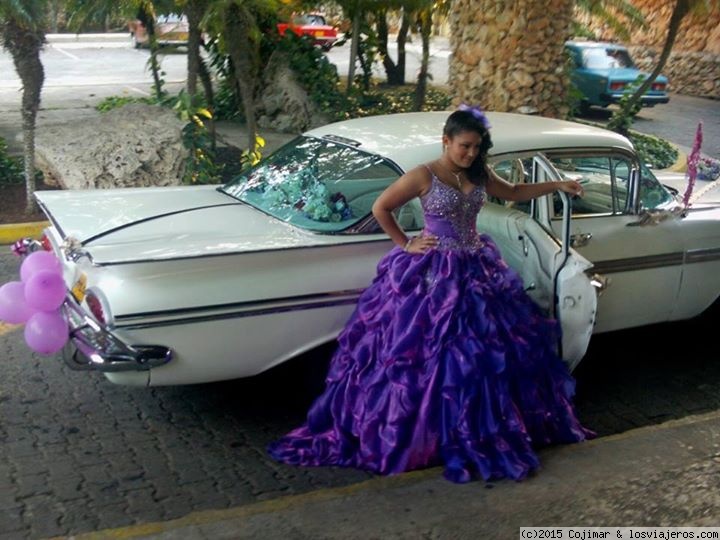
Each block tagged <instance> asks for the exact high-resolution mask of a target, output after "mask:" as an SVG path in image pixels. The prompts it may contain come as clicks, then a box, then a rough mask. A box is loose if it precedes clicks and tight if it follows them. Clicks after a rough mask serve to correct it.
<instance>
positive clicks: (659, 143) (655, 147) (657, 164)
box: [628, 131, 678, 169]
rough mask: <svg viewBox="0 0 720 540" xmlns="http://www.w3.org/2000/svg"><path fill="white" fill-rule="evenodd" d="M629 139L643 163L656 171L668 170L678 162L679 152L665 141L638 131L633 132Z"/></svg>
mask: <svg viewBox="0 0 720 540" xmlns="http://www.w3.org/2000/svg"><path fill="white" fill-rule="evenodd" d="M628 138H629V139H630V141H631V142H632V143H633V146H635V150H636V151H637V153H638V155H639V156H640V159H642V160H643V163H645V164H647V165H649V166H650V167H652V168H654V169H666V168H667V167H669V166H670V165H672V164H673V163H675V161H677V158H678V151H677V150H676V149H675V148H674V147H673V146H672V145H671V144H670V143H669V142H667V141H666V140H664V139H660V138H659V137H655V136H654V135H645V134H643V133H638V132H636V131H631V132H630V133H629V134H628Z"/></svg>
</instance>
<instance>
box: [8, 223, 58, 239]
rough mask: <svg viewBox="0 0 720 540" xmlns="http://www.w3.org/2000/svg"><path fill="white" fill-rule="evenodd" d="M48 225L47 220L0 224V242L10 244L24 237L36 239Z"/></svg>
mask: <svg viewBox="0 0 720 540" xmlns="http://www.w3.org/2000/svg"><path fill="white" fill-rule="evenodd" d="M49 225H50V222H49V221H33V222H30V223H14V224H10V225H0V244H12V243H14V242H17V241H18V240H20V239H22V238H25V237H30V238H35V239H38V238H40V235H42V232H43V229H45V227H48V226H49Z"/></svg>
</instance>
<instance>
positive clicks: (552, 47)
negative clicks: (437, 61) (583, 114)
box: [449, 0, 574, 117]
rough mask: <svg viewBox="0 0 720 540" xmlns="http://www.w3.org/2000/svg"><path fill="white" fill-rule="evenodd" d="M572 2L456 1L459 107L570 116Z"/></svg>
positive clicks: (453, 68)
mask: <svg viewBox="0 0 720 540" xmlns="http://www.w3.org/2000/svg"><path fill="white" fill-rule="evenodd" d="M573 5H574V2H572V1H571V0H547V1H545V2H538V1H537V0H515V1H513V2H506V1H503V0H456V1H455V2H453V9H452V12H451V14H450V28H451V32H450V42H451V46H452V49H453V51H454V52H453V55H452V56H451V58H450V68H449V69H450V77H449V84H450V87H451V88H453V89H454V91H455V98H454V101H455V104H458V103H462V102H465V103H471V104H477V105H481V106H482V107H483V108H486V109H489V110H493V111H510V112H522V113H531V114H540V115H542V116H551V117H564V116H566V115H567V112H568V107H567V104H566V91H567V89H566V82H565V77H564V73H563V71H564V66H563V65H562V64H558V58H562V57H563V52H562V47H563V43H564V42H565V40H566V39H567V37H568V35H569V27H570V20H571V15H572V6H573Z"/></svg>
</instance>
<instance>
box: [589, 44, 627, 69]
mask: <svg viewBox="0 0 720 540" xmlns="http://www.w3.org/2000/svg"><path fill="white" fill-rule="evenodd" d="M582 54H583V64H584V65H585V67H586V68H588V69H614V68H632V67H635V65H634V64H633V61H632V59H631V58H630V54H629V53H628V52H627V50H625V49H614V48H604V47H593V48H588V49H584V50H583V53H582Z"/></svg>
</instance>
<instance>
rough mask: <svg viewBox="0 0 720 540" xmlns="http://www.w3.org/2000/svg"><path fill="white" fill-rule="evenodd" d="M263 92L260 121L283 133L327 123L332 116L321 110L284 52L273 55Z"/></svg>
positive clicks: (266, 72)
mask: <svg viewBox="0 0 720 540" xmlns="http://www.w3.org/2000/svg"><path fill="white" fill-rule="evenodd" d="M263 88H265V90H264V91H263V94H262V95H261V96H260V100H259V101H260V103H259V109H260V111H259V112H260V114H259V117H258V125H259V126H260V127H264V128H270V129H273V130H275V131H280V132H283V133H299V132H302V131H305V130H307V129H310V128H313V127H317V126H321V125H324V124H327V123H328V122H329V121H330V119H329V117H328V116H327V115H325V114H323V113H322V112H321V111H319V110H318V108H317V106H316V105H315V104H314V103H313V101H312V99H311V98H310V96H309V95H308V93H307V91H306V90H305V89H304V88H303V87H302V86H301V85H300V83H299V82H298V81H297V79H296V77H295V74H294V73H293V71H292V69H290V67H289V66H288V64H287V62H286V60H285V58H284V57H283V55H282V54H281V53H275V54H273V55H272V56H271V58H270V60H269V62H268V66H267V68H266V70H265V81H264V83H263Z"/></svg>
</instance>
